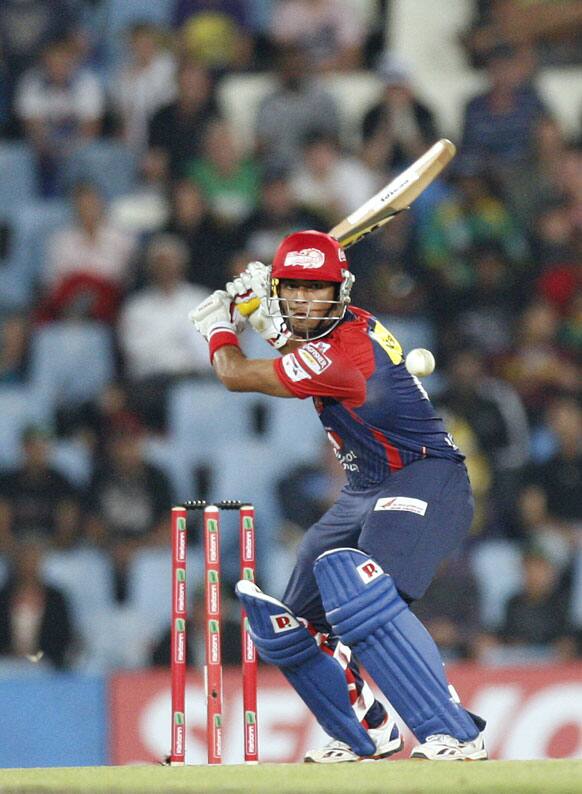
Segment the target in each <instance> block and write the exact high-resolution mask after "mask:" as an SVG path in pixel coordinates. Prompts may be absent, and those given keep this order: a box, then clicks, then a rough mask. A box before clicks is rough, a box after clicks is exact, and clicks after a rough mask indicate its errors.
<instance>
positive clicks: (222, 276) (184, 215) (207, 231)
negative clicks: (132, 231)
mask: <svg viewBox="0 0 582 794" xmlns="http://www.w3.org/2000/svg"><path fill="white" fill-rule="evenodd" d="M165 231H166V232H169V233H170V234H173V235H176V236H177V237H179V238H180V239H181V240H182V241H183V242H184V243H185V244H186V246H187V247H188V252H189V255H188V268H187V271H186V275H187V279H188V281H190V282H192V283H193V284H200V285H201V286H204V287H208V289H209V290H215V289H221V288H222V287H223V286H224V284H225V282H226V281H227V280H228V278H230V275H229V273H228V268H227V264H226V263H227V262H228V260H229V259H230V257H231V256H232V252H233V247H234V245H235V238H234V237H233V233H231V232H230V230H228V229H225V228H224V227H223V226H222V225H221V224H219V223H218V221H217V220H216V219H215V217H214V215H213V214H212V213H211V212H210V210H209V208H208V204H207V202H206V201H205V200H204V198H203V197H202V193H201V190H200V188H199V187H198V186H197V185H196V184H195V183H194V182H191V181H190V180H189V179H182V180H180V181H178V182H176V183H175V184H174V186H173V189H172V210H171V215H170V220H169V222H168V224H167V225H166V227H165ZM245 266H246V265H245ZM243 269H244V268H243Z"/></svg>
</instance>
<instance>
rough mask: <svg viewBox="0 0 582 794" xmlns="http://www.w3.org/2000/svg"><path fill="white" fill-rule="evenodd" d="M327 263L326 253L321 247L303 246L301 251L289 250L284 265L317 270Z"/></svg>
mask: <svg viewBox="0 0 582 794" xmlns="http://www.w3.org/2000/svg"><path fill="white" fill-rule="evenodd" d="M324 264H325V254H324V253H323V251H320V250H319V248H302V249H301V251H289V252H288V253H287V255H286V256H285V261H284V262H283V267H303V268H305V270H316V269H317V268H320V267H323V266H324Z"/></svg>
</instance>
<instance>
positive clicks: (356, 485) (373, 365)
mask: <svg viewBox="0 0 582 794" xmlns="http://www.w3.org/2000/svg"><path fill="white" fill-rule="evenodd" d="M274 366H275V371H276V373H277V375H278V377H279V378H280V380H281V382H282V383H283V384H284V385H285V386H286V387H287V389H289V391H290V392H291V393H292V394H294V395H295V396H296V397H299V398H301V399H305V398H306V397H312V398H313V401H314V404H315V408H316V410H317V412H318V414H319V418H320V420H321V422H322V424H323V426H324V428H325V430H326V432H327V434H328V437H329V440H330V441H331V443H332V444H333V446H334V449H335V452H336V455H337V457H338V459H339V460H340V462H341V464H342V466H343V467H344V469H345V470H346V474H347V478H348V483H349V485H350V487H352V488H353V489H356V490H362V489H365V488H369V487H371V486H374V485H377V484H378V483H380V482H382V481H383V480H384V479H386V477H387V476H388V475H389V474H390V473H391V472H393V471H398V470H399V469H401V468H403V467H404V466H407V465H408V464H410V463H413V462H414V461H416V460H421V459H422V458H427V457H433V458H448V459H450V460H457V461H461V460H463V459H464V456H463V455H462V454H461V452H460V451H459V449H458V448H457V447H456V446H455V444H454V442H453V440H452V438H451V436H450V435H449V433H447V431H446V429H445V426H444V423H443V421H442V419H441V418H440V417H438V416H437V414H436V412H435V409H434V407H433V405H432V403H431V402H430V400H429V398H428V395H427V393H426V391H425V390H424V388H423V386H422V384H421V383H420V382H419V380H418V379H417V378H415V377H414V376H413V375H411V374H410V373H409V372H408V370H407V369H406V367H405V365H404V356H403V353H402V348H401V346H400V344H399V343H398V341H397V340H396V339H395V338H394V337H393V336H392V334H391V333H390V332H389V331H388V330H387V329H386V328H384V326H383V325H382V324H381V323H380V322H379V321H378V320H377V319H376V318H375V317H374V316H373V315H371V314H369V313H368V312H366V311H364V310H363V309H358V308H356V307H350V309H349V311H347V312H346V316H345V318H344V320H343V321H342V322H341V323H340V324H339V325H338V326H337V327H336V328H335V329H334V330H333V331H332V332H331V333H330V334H329V335H328V336H325V337H323V338H322V339H318V340H316V341H313V342H305V343H304V344H302V345H301V346H300V347H298V348H297V349H296V350H295V351H293V352H292V353H287V354H286V355H284V356H282V358H280V359H278V360H276V361H275V362H274Z"/></svg>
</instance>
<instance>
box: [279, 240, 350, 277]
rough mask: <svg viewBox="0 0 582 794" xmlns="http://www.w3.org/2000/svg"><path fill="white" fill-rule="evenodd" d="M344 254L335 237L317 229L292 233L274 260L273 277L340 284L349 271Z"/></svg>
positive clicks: (282, 244) (284, 241) (280, 246)
mask: <svg viewBox="0 0 582 794" xmlns="http://www.w3.org/2000/svg"><path fill="white" fill-rule="evenodd" d="M348 269H349V266H348V261H347V259H346V255H345V253H344V251H343V249H342V248H340V244H339V243H338V241H337V240H334V238H333V237H330V236H329V234H324V233H323V232H316V231H311V230H310V231H306V232H294V233H293V234H290V235H288V236H287V237H285V238H284V239H283V241H282V242H281V244H280V245H279V247H278V248H277V251H276V253H275V257H274V259H273V269H272V271H271V275H272V277H273V278H278V279H281V278H296V279H306V280H309V281H334V282H339V283H341V282H342V281H343V280H344V278H345V273H344V272H343V271H345V270H348Z"/></svg>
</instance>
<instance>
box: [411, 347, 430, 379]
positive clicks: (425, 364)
mask: <svg viewBox="0 0 582 794" xmlns="http://www.w3.org/2000/svg"><path fill="white" fill-rule="evenodd" d="M405 363H406V369H407V370H408V371H409V372H410V374H411V375H416V377H417V378H426V376H427V375H431V374H432V373H433V372H434V368H435V360H434V356H433V354H432V353H431V352H430V350H425V349H424V347H415V348H414V350H411V351H410V353H409V354H408V355H407V356H406V362H405Z"/></svg>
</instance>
